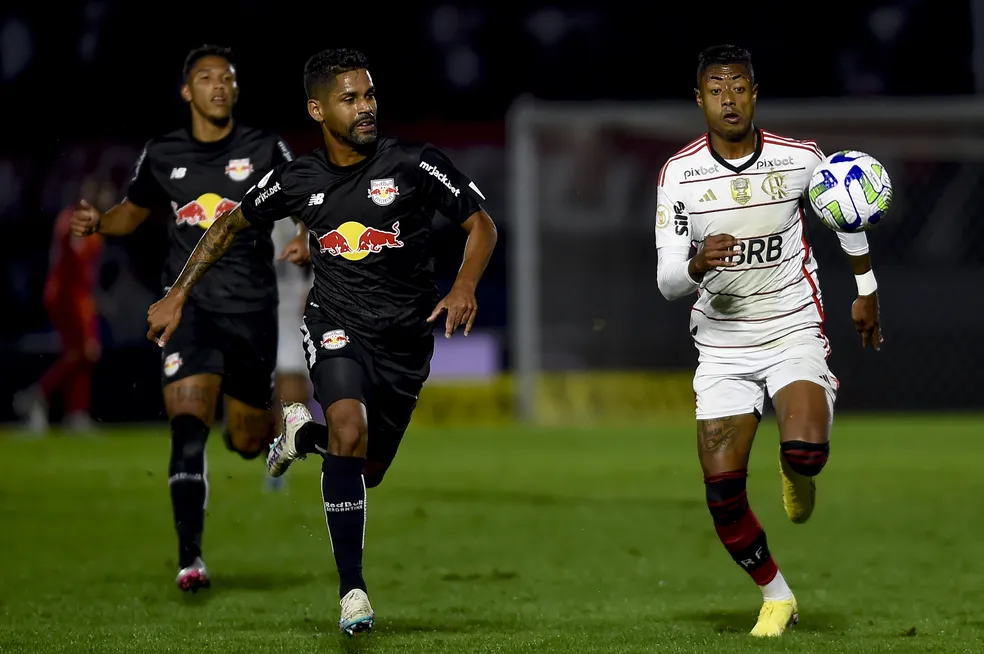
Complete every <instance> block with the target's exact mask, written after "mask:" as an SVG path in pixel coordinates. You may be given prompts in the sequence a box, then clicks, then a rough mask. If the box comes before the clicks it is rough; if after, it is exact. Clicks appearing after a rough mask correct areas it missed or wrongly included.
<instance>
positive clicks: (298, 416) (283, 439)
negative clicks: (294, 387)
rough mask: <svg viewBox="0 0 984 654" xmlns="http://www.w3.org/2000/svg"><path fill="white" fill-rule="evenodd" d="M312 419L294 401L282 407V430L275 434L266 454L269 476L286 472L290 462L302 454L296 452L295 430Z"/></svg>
mask: <svg viewBox="0 0 984 654" xmlns="http://www.w3.org/2000/svg"><path fill="white" fill-rule="evenodd" d="M312 420H314V418H313V417H311V412H310V411H308V409H307V407H306V406H304V405H303V404H300V403H296V404H290V405H288V406H285V407H284V431H283V433H282V434H280V436H277V438H276V440H274V441H273V445H271V446H270V453H269V454H267V460H266V464H267V471H268V472H269V473H270V476H271V477H279V476H280V475H282V474H284V473H285V472H287V468H289V467H290V464H291V463H293V462H294V461H297V460H298V459H303V458H304V455H302V454H298V452H297V445H296V442H295V439H296V438H297V430H298V429H300V428H301V427H303V426H304V425H306V424H307V423H309V422H311V421H312Z"/></svg>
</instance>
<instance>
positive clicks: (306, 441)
mask: <svg viewBox="0 0 984 654" xmlns="http://www.w3.org/2000/svg"><path fill="white" fill-rule="evenodd" d="M367 67H368V64H367V62H366V59H365V57H364V56H363V55H362V54H361V53H359V52H355V51H352V50H327V51H324V52H321V53H319V54H317V55H315V56H314V57H312V58H311V59H310V60H309V61H308V62H307V65H306V66H305V69H304V83H305V89H306V91H307V94H308V113H309V114H310V115H311V117H312V118H313V119H314V120H315V121H317V122H318V123H319V124H320V126H321V132H322V135H323V137H324V140H325V148H324V149H323V150H318V151H316V152H314V153H313V154H310V155H307V156H303V157H301V158H299V159H297V160H295V161H293V162H290V163H286V164H282V165H280V166H278V167H276V168H275V169H274V170H272V171H271V172H270V173H269V174H267V175H264V176H263V178H262V179H260V180H259V182H257V184H256V187H255V188H252V189H250V190H249V192H247V194H246V196H245V197H244V198H243V202H242V204H241V205H240V206H239V208H237V209H236V210H234V211H230V212H229V213H226V214H224V215H222V216H220V217H219V218H218V219H217V220H216V222H215V224H214V225H212V227H211V228H209V230H208V231H207V232H206V233H205V237H204V238H203V239H202V241H201V243H200V244H199V245H198V246H197V247H196V248H195V251H194V252H193V253H192V255H191V258H190V259H189V261H188V264H187V265H186V266H185V269H184V271H183V272H182V273H181V275H180V276H179V278H178V280H177V281H176V282H175V284H174V286H173V287H172V288H171V290H170V291H169V292H168V294H167V295H166V296H165V297H164V298H163V299H162V300H161V301H160V302H158V303H157V304H155V305H154V306H152V307H151V309H150V312H149V314H148V322H149V323H150V336H151V337H156V335H157V334H161V336H160V340H162V341H164V342H165V343H166V342H168V341H169V339H170V337H171V335H172V334H173V333H176V332H175V329H176V328H177V327H178V323H179V321H180V320H181V319H182V309H183V307H184V306H185V303H186V298H187V297H188V295H189V293H191V292H192V288H194V287H195V284H196V283H197V282H198V281H199V279H202V275H203V274H204V273H205V271H206V270H208V269H209V267H210V266H212V265H214V264H216V262H218V261H221V260H222V259H221V258H222V257H223V255H224V254H225V253H226V252H227V251H230V249H231V248H234V247H235V243H237V242H238V241H239V239H241V238H242V236H241V235H240V234H241V233H242V232H243V231H244V230H247V229H254V228H255V227H256V226H268V225H270V224H271V223H272V222H274V221H276V220H280V219H283V218H286V217H288V216H296V217H297V218H299V219H300V220H301V221H302V222H303V223H304V224H305V225H307V227H308V229H309V230H310V231H311V232H312V233H313V234H314V236H315V237H316V238H317V242H318V245H319V247H317V248H316V251H315V252H314V255H313V260H314V274H315V277H314V288H313V289H312V291H311V293H310V295H309V298H308V305H307V310H306V312H305V316H304V323H303V327H302V333H303V335H304V341H305V349H306V355H307V361H308V365H309V367H310V375H311V380H312V382H313V384H314V388H315V394H316V397H317V399H318V401H319V403H320V404H321V406H322V407H323V408H324V412H325V419H326V421H327V425H328V426H327V428H326V427H324V426H322V425H319V424H317V423H315V422H313V421H312V419H311V415H310V414H309V413H308V412H307V409H305V408H304V407H303V406H301V405H297V404H295V405H292V406H289V407H286V408H285V409H284V427H285V428H284V434H283V435H282V436H281V437H279V438H278V440H277V441H276V442H275V444H274V446H273V447H272V448H271V451H270V455H269V457H268V459H267V463H268V466H269V467H270V471H271V474H274V475H279V474H282V473H283V472H284V471H285V470H286V468H287V466H289V465H290V463H291V462H292V461H293V460H295V459H298V458H303V457H304V456H306V455H308V454H313V453H315V452H318V453H321V454H323V455H324V462H323V466H322V471H323V474H322V493H323V499H324V505H325V513H326V517H327V523H328V529H329V532H330V537H331V543H332V547H333V550H334V555H335V562H336V564H337V566H338V574H339V585H340V588H339V596H340V597H341V606H342V610H341V619H340V621H339V626H340V628H341V629H342V630H343V631H345V632H347V633H349V634H352V633H354V632H357V631H363V630H366V629H368V628H371V626H372V622H373V612H372V608H371V606H370V604H369V600H368V596H367V594H366V584H365V581H364V579H363V576H362V549H363V544H364V542H363V539H364V533H365V508H366V495H365V489H366V488H371V487H373V486H377V485H378V484H379V483H380V482H381V481H382V479H383V475H384V474H385V472H386V469H387V468H388V467H389V465H390V463H391V462H392V461H393V458H394V456H395V455H396V450H397V447H398V446H399V444H400V440H401V439H402V437H403V433H404V431H405V430H406V428H407V425H408V424H409V422H410V416H411V414H412V412H413V409H414V407H415V405H416V402H417V395H418V394H419V392H420V389H421V387H422V385H423V383H424V381H425V380H426V379H427V376H428V374H429V371H430V359H431V354H432V352H433V347H434V340H433V334H432V326H431V324H430V323H432V322H434V321H435V320H437V318H438V317H439V316H440V315H441V314H442V313H443V312H447V317H446V319H445V327H444V333H445V336H447V337H450V336H451V334H452V333H453V332H454V331H455V329H457V328H458V327H459V326H462V325H463V326H464V333H465V334H468V332H469V331H470V330H471V328H472V325H473V324H474V321H475V314H476V311H477V308H478V307H477V303H476V301H475V287H476V285H477V284H478V281H479V278H480V277H481V275H482V273H483V272H484V270H485V266H486V264H487V263H488V260H489V257H490V256H491V254H492V250H493V248H494V247H495V242H496V229H495V225H494V224H493V222H492V219H491V218H489V216H488V214H487V213H486V212H485V211H484V210H483V209H482V205H481V203H482V201H483V200H484V199H485V198H484V196H483V195H482V193H481V191H479V189H478V187H477V186H476V185H475V184H474V183H473V182H472V181H471V180H469V179H468V178H467V177H466V176H465V175H463V174H462V173H461V172H459V171H458V170H457V169H456V168H455V167H454V166H453V165H452V163H451V162H450V161H449V160H448V158H447V157H445V156H444V155H443V154H442V153H441V152H440V151H439V150H438V149H437V148H435V147H433V146H430V145H420V144H413V143H407V142H404V141H400V140H397V139H392V138H385V137H377V133H376V91H375V87H374V86H373V84H372V79H371V77H370V75H369V72H368V70H367ZM435 211H438V212H440V213H441V214H443V215H444V216H445V217H447V218H448V219H450V220H452V221H454V222H456V223H458V224H460V225H461V226H462V227H463V228H464V230H465V231H466V232H467V233H468V240H467V243H466V245H465V253H464V261H463V263H462V265H461V268H460V270H459V271H458V276H457V279H456V280H455V283H454V285H453V287H452V289H451V291H450V293H449V294H448V295H447V296H446V297H445V298H444V299H439V294H438V292H437V286H436V283H435V278H434V267H433V261H432V257H431V233H432V229H433V227H432V220H433V217H434V213H435ZM205 279H207V277H205ZM329 434H330V438H329Z"/></svg>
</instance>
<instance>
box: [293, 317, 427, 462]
mask: <svg viewBox="0 0 984 654" xmlns="http://www.w3.org/2000/svg"><path fill="white" fill-rule="evenodd" d="M301 334H302V336H303V340H304V347H305V350H306V352H305V355H306V356H307V361H308V367H309V368H310V371H311V383H312V385H313V386H314V397H315V399H316V400H317V401H318V403H319V404H320V405H321V406H322V407H323V408H328V407H329V406H331V405H332V404H333V403H335V402H337V401H338V400H347V399H353V400H359V401H360V402H362V404H363V405H365V407H366V418H367V422H368V427H369V438H368V443H367V447H368V451H367V453H366V458H367V459H369V460H370V461H375V462H378V463H382V464H385V465H387V466H388V465H389V464H390V463H391V462H392V461H393V457H395V456H396V451H397V449H398V448H399V446H400V441H401V440H402V439H403V434H404V433H405V432H406V430H407V426H409V424H410V417H411V416H412V415H413V410H414V409H415V408H416V406H417V396H418V395H419V394H420V389H421V388H423V385H424V382H425V381H426V380H427V377H428V375H430V362H431V356H432V355H433V354H434V337H433V336H432V335H430V334H428V335H427V336H426V337H424V338H421V339H413V340H412V341H409V342H403V343H393V344H384V343H372V344H370V343H369V342H367V341H366V340H364V339H361V338H359V337H358V336H357V335H355V334H352V333H349V332H347V331H346V330H343V329H341V328H339V327H338V326H337V325H333V324H330V323H328V322H325V321H324V319H322V318H320V317H315V316H305V317H304V322H303V323H302V326H301Z"/></svg>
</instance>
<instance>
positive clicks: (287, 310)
mask: <svg viewBox="0 0 984 654" xmlns="http://www.w3.org/2000/svg"><path fill="white" fill-rule="evenodd" d="M310 288H311V287H310V284H309V283H307V280H303V281H301V280H298V281H296V282H293V281H292V282H287V283H280V284H279V285H278V291H279V293H280V307H279V309H278V316H279V321H280V325H279V330H278V331H279V335H278V342H277V373H278V374H301V375H307V372H308V367H307V361H306V360H305V351H304V342H303V340H302V337H301V318H302V316H303V315H304V302H305V301H306V300H307V294H308V291H309V290H310Z"/></svg>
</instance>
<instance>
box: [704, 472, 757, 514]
mask: <svg viewBox="0 0 984 654" xmlns="http://www.w3.org/2000/svg"><path fill="white" fill-rule="evenodd" d="M747 478H748V470H746V469H744V468H743V469H741V470H733V471H730V472H721V473H717V474H713V475H707V476H705V477H704V490H705V492H706V495H707V508H708V510H709V511H710V512H711V518H713V520H714V522H715V523H716V524H719V525H732V524H734V523H736V522H738V520H740V519H741V517H742V516H743V515H745V513H746V512H747V511H748V494H747V492H746V490H745V484H746V480H747Z"/></svg>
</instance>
